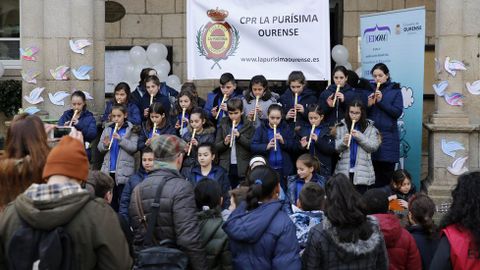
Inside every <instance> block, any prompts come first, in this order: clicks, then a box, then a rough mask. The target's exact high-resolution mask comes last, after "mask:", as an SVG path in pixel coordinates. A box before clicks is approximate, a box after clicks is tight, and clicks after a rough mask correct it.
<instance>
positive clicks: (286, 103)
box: [278, 71, 317, 127]
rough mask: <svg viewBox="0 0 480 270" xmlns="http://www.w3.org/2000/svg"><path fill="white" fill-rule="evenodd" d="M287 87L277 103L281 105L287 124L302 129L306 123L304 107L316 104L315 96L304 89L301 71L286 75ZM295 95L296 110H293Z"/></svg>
mask: <svg viewBox="0 0 480 270" xmlns="http://www.w3.org/2000/svg"><path fill="white" fill-rule="evenodd" d="M287 85H288V89H287V91H285V93H283V95H282V96H281V97H280V99H279V100H278V102H279V103H280V104H282V108H283V114H284V115H285V119H286V120H287V122H288V123H289V124H290V125H292V126H300V127H303V126H305V125H307V123H308V116H307V113H306V107H307V106H308V105H309V104H316V103H317V96H316V94H315V92H314V91H313V90H311V89H308V88H306V86H307V81H306V79H305V75H303V72H301V71H292V72H291V73H290V75H288V80H287ZM295 94H297V107H296V108H294V107H295ZM295 112H296V117H295ZM295 120H296V122H295Z"/></svg>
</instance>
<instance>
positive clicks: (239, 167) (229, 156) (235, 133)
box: [215, 98, 255, 188]
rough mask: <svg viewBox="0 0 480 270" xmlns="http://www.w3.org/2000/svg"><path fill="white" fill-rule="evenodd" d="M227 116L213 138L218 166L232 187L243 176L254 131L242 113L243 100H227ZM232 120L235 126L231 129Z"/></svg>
mask: <svg viewBox="0 0 480 270" xmlns="http://www.w3.org/2000/svg"><path fill="white" fill-rule="evenodd" d="M227 107H228V117H226V118H224V119H222V120H221V121H220V126H219V127H218V129H217V136H216V139H215V148H216V149H217V152H218V155H219V158H220V166H222V167H223V168H224V169H225V170H226V171H227V172H228V176H229V179H230V184H231V187H232V188H235V187H237V186H238V184H239V183H240V182H241V181H242V180H243V179H244V178H245V172H246V170H247V167H248V161H249V160H250V157H251V153H250V144H251V140H252V137H253V133H254V132H255V128H254V127H253V124H252V122H250V121H249V120H248V119H247V118H246V117H245V115H243V102H242V100H241V99H239V98H233V99H230V100H229V101H228V102H227ZM233 122H235V127H234V128H233V129H232V126H233Z"/></svg>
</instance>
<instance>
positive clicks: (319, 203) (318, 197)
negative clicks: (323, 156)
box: [290, 183, 325, 252]
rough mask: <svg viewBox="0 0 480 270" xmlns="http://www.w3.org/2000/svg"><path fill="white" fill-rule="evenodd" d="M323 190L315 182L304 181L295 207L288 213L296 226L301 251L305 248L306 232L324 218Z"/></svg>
mask: <svg viewBox="0 0 480 270" xmlns="http://www.w3.org/2000/svg"><path fill="white" fill-rule="evenodd" d="M324 204H325V190H324V189H323V188H322V187H320V186H319V185H317V184H316V183H306V184H305V185H304V186H303V187H302V190H301V191H300V196H299V197H298V200H297V207H295V208H294V209H293V214H291V215H290V218H291V219H292V222H293V223H294V224H295V226H296V227H297V240H298V244H299V245H300V248H301V250H302V251H301V252H303V249H305V246H306V243H307V237H308V233H309V232H310V229H311V228H313V227H314V226H315V225H317V224H319V223H320V222H322V220H323V218H324V214H323V208H324Z"/></svg>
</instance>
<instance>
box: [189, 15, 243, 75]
mask: <svg viewBox="0 0 480 270" xmlns="http://www.w3.org/2000/svg"><path fill="white" fill-rule="evenodd" d="M207 16H208V17H209V18H210V19H211V21H210V22H208V23H207V24H206V25H202V27H200V29H199V30H198V31H197V38H196V43H197V50H198V53H199V54H200V56H205V58H206V59H208V60H212V61H213V62H214V63H213V66H212V67H211V68H210V69H213V68H214V67H215V66H218V68H219V69H222V67H221V66H220V64H219V62H220V61H221V60H226V59H227V58H228V57H229V56H234V55H235V52H236V51H237V49H238V45H239V40H240V34H239V32H238V30H237V29H236V28H235V26H233V25H230V24H229V23H228V22H226V21H225V19H226V18H227V17H228V11H226V10H223V9H218V7H217V8H216V9H209V10H208V11H207Z"/></svg>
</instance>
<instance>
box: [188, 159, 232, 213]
mask: <svg viewBox="0 0 480 270" xmlns="http://www.w3.org/2000/svg"><path fill="white" fill-rule="evenodd" d="M210 173H213V175H214V176H213V178H211V180H213V181H215V182H217V183H218V184H219V185H220V188H221V189H222V196H223V205H222V209H227V208H228V207H229V206H230V194H229V193H228V191H229V190H230V180H228V174H227V172H226V171H225V170H224V169H223V168H222V167H220V166H216V165H212V170H211V171H210ZM184 176H185V177H186V178H187V180H188V181H189V182H190V183H192V185H193V186H194V187H195V186H196V185H197V183H198V182H197V177H198V178H199V179H202V178H204V177H206V176H203V175H202V170H201V168H200V166H195V167H193V168H192V169H191V170H190V173H188V174H187V175H184ZM207 178H208V177H207Z"/></svg>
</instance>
